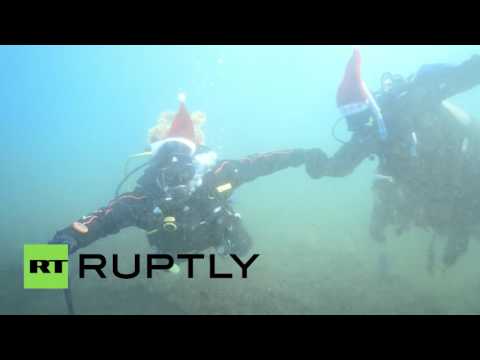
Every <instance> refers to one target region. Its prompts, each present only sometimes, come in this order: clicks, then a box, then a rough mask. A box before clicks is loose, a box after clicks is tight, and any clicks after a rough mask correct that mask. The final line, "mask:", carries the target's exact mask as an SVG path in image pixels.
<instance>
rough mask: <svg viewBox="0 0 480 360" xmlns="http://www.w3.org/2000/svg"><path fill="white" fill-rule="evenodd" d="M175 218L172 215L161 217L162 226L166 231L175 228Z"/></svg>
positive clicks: (171, 230) (174, 229)
mask: <svg viewBox="0 0 480 360" xmlns="http://www.w3.org/2000/svg"><path fill="white" fill-rule="evenodd" d="M175 221H176V220H175V218H174V217H173V216H167V217H165V219H163V228H164V229H165V230H166V231H170V232H173V231H176V230H177V224H175Z"/></svg>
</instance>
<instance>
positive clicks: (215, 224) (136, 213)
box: [53, 149, 306, 256]
mask: <svg viewBox="0 0 480 360" xmlns="http://www.w3.org/2000/svg"><path fill="white" fill-rule="evenodd" d="M305 153H306V151H304V150H300V149H299V150H286V151H278V152H272V153H267V154H260V155H253V156H249V157H247V158H245V159H242V160H225V161H220V162H218V163H217V164H216V165H215V166H214V167H213V169H211V170H210V171H209V172H207V173H206V174H205V175H204V176H203V182H202V185H201V186H200V187H199V188H198V189H197V190H196V191H195V192H194V193H193V195H192V196H191V197H190V198H189V199H188V200H187V201H186V202H184V203H182V204H181V205H180V206H172V205H170V204H168V203H166V202H165V200H164V198H163V197H162V196H160V194H161V191H159V188H158V187H157V185H156V182H155V178H154V174H155V169H154V168H149V169H147V170H146V171H145V173H144V175H143V176H142V177H141V178H140V179H139V180H138V182H137V184H138V186H137V188H136V189H135V190H134V191H133V192H130V193H125V194H123V195H121V196H119V197H117V198H116V199H114V200H112V201H111V202H110V203H109V204H108V205H107V206H106V207H102V208H101V209H99V210H97V211H95V212H93V213H91V214H89V215H87V216H84V217H82V218H81V219H79V220H78V223H80V224H82V225H84V226H86V227H87V228H88V232H87V233H84V234H82V233H80V232H78V231H76V230H74V227H73V226H68V227H66V228H64V229H63V230H61V231H59V232H57V233H56V235H55V237H54V240H53V242H64V241H63V239H69V241H67V242H68V243H69V244H70V245H71V246H70V251H71V252H74V251H76V250H77V249H79V248H83V247H85V246H88V245H89V244H91V243H93V242H94V241H96V240H97V239H100V238H103V237H106V236H108V235H112V234H116V233H118V232H119V231H120V230H121V229H123V228H126V227H129V226H136V227H139V228H141V229H143V230H145V231H146V234H147V237H148V240H149V242H150V244H151V245H152V246H153V247H154V248H155V249H157V250H159V251H160V252H162V253H170V254H172V255H174V254H175V253H179V252H180V253H181V252H183V253H184V252H200V251H203V250H205V249H208V248H210V247H216V248H223V252H224V253H234V254H236V255H238V256H244V255H246V254H247V253H248V251H249V250H250V248H251V246H252V243H251V239H250V236H249V235H248V233H247V231H246V230H245V228H244V226H243V225H242V221H241V218H240V215H239V214H238V213H236V212H235V211H234V209H233V208H232V206H231V204H230V202H229V198H230V196H231V195H232V193H233V192H234V191H235V190H236V189H237V188H238V187H239V186H241V185H242V184H245V183H247V182H250V181H252V180H255V179H256V178H258V177H261V176H266V175H270V174H273V173H275V172H277V171H280V170H283V169H286V168H289V167H299V166H301V165H302V164H304V162H305ZM172 218H174V221H173V222H174V224H175V227H176V230H174V231H169V230H168V228H167V229H166V227H165V226H164V224H165V222H166V221H167V220H169V221H170V222H172ZM82 227H83V226H82ZM170 230H171V229H170ZM72 240H73V241H72Z"/></svg>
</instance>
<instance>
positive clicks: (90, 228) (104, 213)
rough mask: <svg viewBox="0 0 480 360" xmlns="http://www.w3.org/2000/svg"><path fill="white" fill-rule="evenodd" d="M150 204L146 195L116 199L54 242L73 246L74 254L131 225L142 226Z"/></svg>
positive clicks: (58, 236)
mask: <svg viewBox="0 0 480 360" xmlns="http://www.w3.org/2000/svg"><path fill="white" fill-rule="evenodd" d="M148 205H149V200H148V198H147V197H146V196H144V195H143V194H140V193H126V194H123V195H121V196H119V197H117V198H116V199H114V200H112V201H111V202H110V203H109V204H108V205H107V206H106V207H102V208H100V209H98V210H96V211H94V212H92V213H91V214H89V215H86V216H83V217H82V218H81V219H79V220H77V221H76V222H74V223H72V224H71V225H70V226H68V227H66V228H64V229H62V230H60V231H58V232H57V233H56V234H55V236H54V238H53V239H52V240H51V241H50V242H51V243H57V244H58V243H65V244H68V245H69V252H70V254H72V253H74V252H76V251H77V250H78V249H81V248H84V247H86V246H88V245H90V244H91V243H93V242H94V241H96V240H98V239H100V238H103V237H106V236H108V235H113V234H116V233H118V232H119V231H120V230H121V229H123V228H126V227H129V226H140V227H142V224H143V223H144V222H145V221H146V220H147V219H145V210H146V209H147V207H148Z"/></svg>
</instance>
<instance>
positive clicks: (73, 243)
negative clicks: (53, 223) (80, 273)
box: [48, 232, 79, 255]
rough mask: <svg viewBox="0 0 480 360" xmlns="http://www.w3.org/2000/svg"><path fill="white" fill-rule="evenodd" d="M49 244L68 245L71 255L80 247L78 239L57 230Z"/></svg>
mask: <svg viewBox="0 0 480 360" xmlns="http://www.w3.org/2000/svg"><path fill="white" fill-rule="evenodd" d="M48 243H49V244H65V245H68V254H69V255H71V254H73V253H74V252H75V251H77V250H78V249H79V245H78V241H77V240H76V239H75V238H74V237H73V236H70V235H68V234H65V233H60V232H57V233H56V234H55V236H54V237H53V239H52V240H50V241H49V242H48Z"/></svg>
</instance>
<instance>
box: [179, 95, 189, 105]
mask: <svg viewBox="0 0 480 360" xmlns="http://www.w3.org/2000/svg"><path fill="white" fill-rule="evenodd" d="M178 101H180V102H181V103H183V104H184V103H185V102H186V101H187V94H185V93H183V92H182V93H180V94H178Z"/></svg>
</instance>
